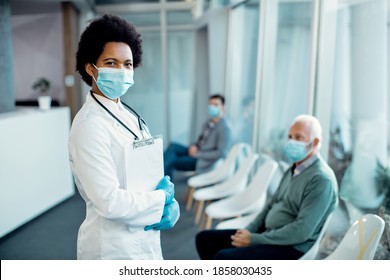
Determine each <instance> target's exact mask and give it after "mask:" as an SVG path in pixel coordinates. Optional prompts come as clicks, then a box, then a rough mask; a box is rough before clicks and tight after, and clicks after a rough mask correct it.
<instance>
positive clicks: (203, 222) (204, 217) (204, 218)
mask: <svg viewBox="0 0 390 280" xmlns="http://www.w3.org/2000/svg"><path fill="white" fill-rule="evenodd" d="M206 219H207V214H206V213H203V215H202V219H201V220H200V224H199V230H202V229H204V228H205V225H206Z"/></svg>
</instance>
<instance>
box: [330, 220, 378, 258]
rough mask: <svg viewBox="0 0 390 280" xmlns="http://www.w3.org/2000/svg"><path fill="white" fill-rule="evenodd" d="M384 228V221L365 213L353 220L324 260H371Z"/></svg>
mask: <svg viewBox="0 0 390 280" xmlns="http://www.w3.org/2000/svg"><path fill="white" fill-rule="evenodd" d="M384 228H385V221H384V220H383V219H382V218H381V217H379V216H377V215H374V214H365V215H363V216H361V217H360V218H359V219H358V220H357V221H355V222H354V223H353V224H352V225H351V227H350V228H349V229H348V231H347V233H346V234H345V235H344V237H343V239H342V240H341V242H340V243H339V244H338V246H337V247H336V249H335V250H334V251H333V252H332V253H331V254H330V255H329V256H327V257H326V258H325V260H372V259H374V256H375V252H376V249H377V247H378V244H379V241H380V238H381V236H382V234H383V231H384Z"/></svg>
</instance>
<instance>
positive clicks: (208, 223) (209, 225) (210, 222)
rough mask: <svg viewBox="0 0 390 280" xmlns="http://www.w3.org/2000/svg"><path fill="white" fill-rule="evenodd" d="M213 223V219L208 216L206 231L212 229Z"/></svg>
mask: <svg viewBox="0 0 390 280" xmlns="http://www.w3.org/2000/svg"><path fill="white" fill-rule="evenodd" d="M212 223H213V218H211V217H209V216H207V222H206V227H205V228H206V229H211V225H212Z"/></svg>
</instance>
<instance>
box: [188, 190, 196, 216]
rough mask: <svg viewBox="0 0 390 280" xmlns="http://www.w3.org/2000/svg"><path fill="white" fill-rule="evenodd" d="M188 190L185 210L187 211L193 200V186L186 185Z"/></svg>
mask: <svg viewBox="0 0 390 280" xmlns="http://www.w3.org/2000/svg"><path fill="white" fill-rule="evenodd" d="M188 188H189V192H188V198H187V208H186V209H187V211H189V210H190V209H191V207H192V202H193V201H194V192H195V188H193V187H190V186H188Z"/></svg>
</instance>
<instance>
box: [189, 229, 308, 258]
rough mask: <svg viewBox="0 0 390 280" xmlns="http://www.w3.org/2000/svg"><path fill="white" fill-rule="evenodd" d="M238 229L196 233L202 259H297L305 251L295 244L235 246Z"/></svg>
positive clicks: (197, 245) (197, 246)
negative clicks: (297, 247) (233, 239)
mask: <svg viewBox="0 0 390 280" xmlns="http://www.w3.org/2000/svg"><path fill="white" fill-rule="evenodd" d="M235 232H236V230H230V229H227V230H205V231H201V232H199V233H198V234H197V235H196V249H197V251H198V254H199V257H200V258H201V259H202V260H212V259H214V260H297V259H299V258H300V257H302V256H303V254H304V253H303V252H301V251H298V250H296V249H294V247H293V246H279V245H268V244H258V245H250V246H247V247H234V246H233V245H232V244H231V243H232V240H231V237H230V236H231V235H234V234H235Z"/></svg>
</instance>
